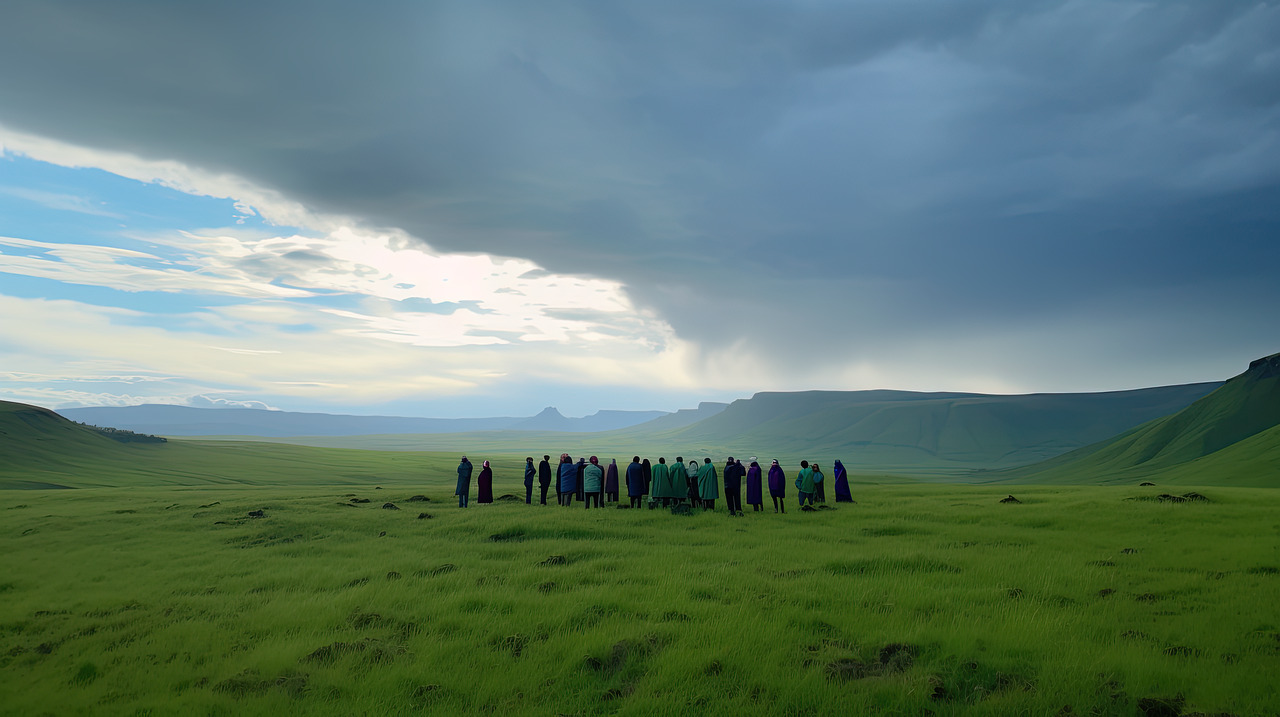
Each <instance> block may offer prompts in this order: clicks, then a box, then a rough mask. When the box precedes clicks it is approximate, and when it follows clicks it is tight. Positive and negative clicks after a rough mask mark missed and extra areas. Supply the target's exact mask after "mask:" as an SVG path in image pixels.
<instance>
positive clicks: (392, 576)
mask: <svg viewBox="0 0 1280 717" xmlns="http://www.w3.org/2000/svg"><path fill="white" fill-rule="evenodd" d="M401 577H403V576H402V575H400V573H397V572H396V571H394V570H391V571H389V572H388V573H387V580H399V579H400V578H401Z"/></svg>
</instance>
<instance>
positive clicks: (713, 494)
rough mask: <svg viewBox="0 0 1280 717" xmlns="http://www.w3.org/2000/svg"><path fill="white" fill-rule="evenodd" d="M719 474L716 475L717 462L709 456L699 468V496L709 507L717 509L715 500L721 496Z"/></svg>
mask: <svg viewBox="0 0 1280 717" xmlns="http://www.w3.org/2000/svg"><path fill="white" fill-rule="evenodd" d="M718 478H719V476H717V475H716V467H715V464H713V463H712V462H711V459H710V458H708V459H706V461H704V462H703V464H702V467H701V468H699V469H698V497H699V498H701V499H702V502H703V505H704V506H705V507H707V508H708V509H711V510H714V509H715V500H716V499H717V498H719V497H720V486H719V485H718V480H717V479H718Z"/></svg>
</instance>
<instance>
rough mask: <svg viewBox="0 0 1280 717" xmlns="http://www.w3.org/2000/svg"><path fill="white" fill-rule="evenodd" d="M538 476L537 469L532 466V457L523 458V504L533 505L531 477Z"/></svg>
mask: <svg viewBox="0 0 1280 717" xmlns="http://www.w3.org/2000/svg"><path fill="white" fill-rule="evenodd" d="M537 477H538V469H537V468H534V467H533V458H532V457H529V458H526V459H524V504H525V505H533V479H534V478H537Z"/></svg>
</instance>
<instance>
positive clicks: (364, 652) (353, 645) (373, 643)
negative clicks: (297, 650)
mask: <svg viewBox="0 0 1280 717" xmlns="http://www.w3.org/2000/svg"><path fill="white" fill-rule="evenodd" d="M405 652H407V650H406V649H405V648H404V646H402V645H392V644H390V643H387V642H384V641H382V640H378V639H375V638H372V637H366V638H364V639H363V640H358V641H356V642H334V643H330V644H328V645H324V646H323V647H318V648H316V649H315V650H314V651H313V652H312V653H311V654H309V655H307V656H306V657H304V658H302V660H303V662H314V663H318V664H321V665H332V664H334V663H336V662H338V661H340V660H344V659H346V658H349V657H351V658H356V660H357V662H358V663H359V664H362V665H365V666H374V665H386V664H390V663H391V662H392V661H393V660H395V659H396V658H397V657H399V656H400V655H403V654H405Z"/></svg>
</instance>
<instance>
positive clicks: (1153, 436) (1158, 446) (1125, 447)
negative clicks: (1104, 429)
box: [1004, 354, 1280, 486]
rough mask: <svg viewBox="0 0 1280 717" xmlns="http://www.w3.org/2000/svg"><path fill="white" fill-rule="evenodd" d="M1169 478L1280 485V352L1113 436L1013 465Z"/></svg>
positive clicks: (1060, 477) (1043, 476) (1046, 471)
mask: <svg viewBox="0 0 1280 717" xmlns="http://www.w3.org/2000/svg"><path fill="white" fill-rule="evenodd" d="M1155 476H1159V477H1160V479H1161V480H1162V481H1166V482H1183V483H1197V482H1198V483H1230V484H1233V485H1249V486H1266V485H1269V486H1275V485H1280V354H1275V355H1272V356H1268V357H1266V358H1262V359H1258V360H1257V361H1254V362H1253V363H1251V364H1250V365H1249V370H1247V371H1245V372H1244V373H1242V374H1240V375H1239V376H1236V377H1235V378H1233V379H1231V380H1230V381H1227V382H1226V383H1225V384H1224V385H1223V386H1222V387H1221V388H1219V389H1218V390H1216V391H1214V392H1213V393H1211V394H1209V395H1208V396H1205V397H1204V398H1202V399H1200V400H1198V401H1196V402H1195V403H1193V404H1191V405H1190V406H1188V407H1186V408H1185V409H1183V410H1181V411H1179V412H1177V413H1175V414H1172V415H1170V416H1165V417H1163V418H1158V419H1156V420H1153V421H1151V422H1149V423H1146V424H1144V425H1141V426H1138V427H1137V428H1134V429H1133V430H1130V431H1128V432H1126V433H1124V434H1122V435H1120V436H1117V437H1115V438H1114V439H1111V440H1107V441H1102V442H1100V443H1097V444H1094V445H1091V446H1087V447H1084V448H1081V449H1079V450H1076V451H1073V452H1071V453H1068V454H1065V455H1062V456H1059V457H1057V458H1055V459H1053V460H1049V461H1045V462H1043V463H1040V464H1037V465H1033V466H1027V467H1026V468H1023V469H1018V470H1013V471H1009V472H1008V474H1007V475H1006V476H1004V477H1005V478H1008V479H1011V480H1012V479H1018V480H1027V481H1036V482H1088V483H1096V482H1124V481H1132V480H1137V479H1141V478H1149V477H1155Z"/></svg>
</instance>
